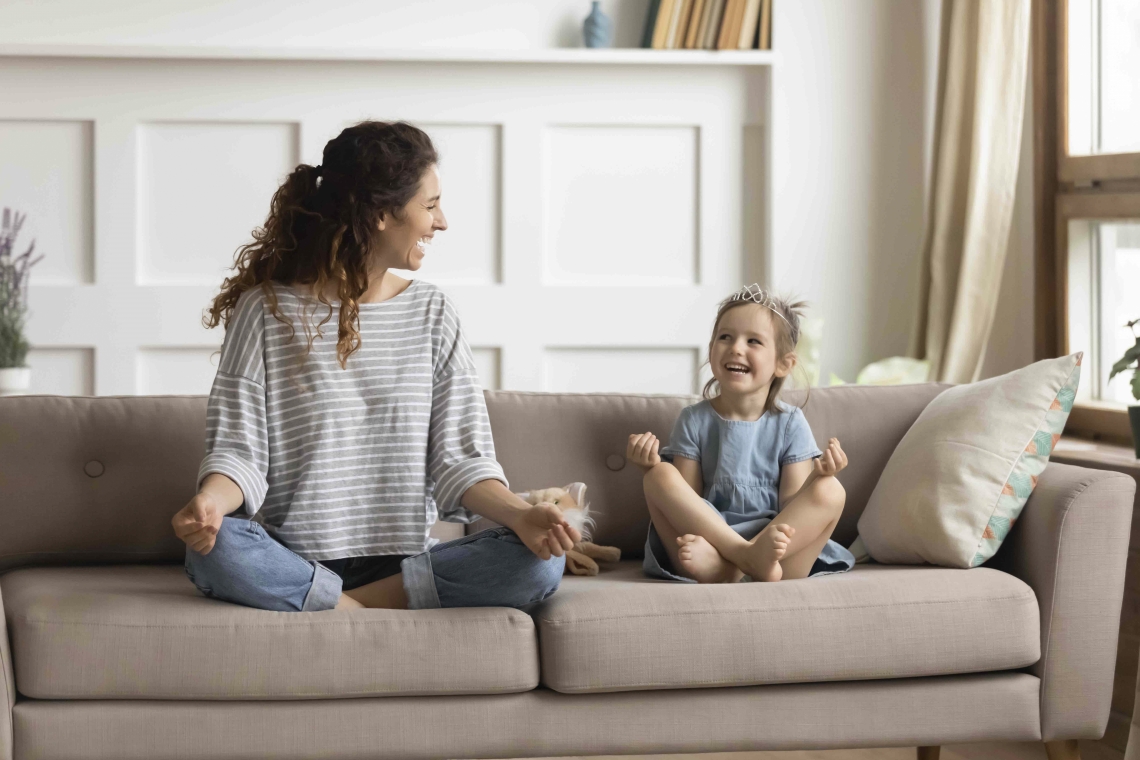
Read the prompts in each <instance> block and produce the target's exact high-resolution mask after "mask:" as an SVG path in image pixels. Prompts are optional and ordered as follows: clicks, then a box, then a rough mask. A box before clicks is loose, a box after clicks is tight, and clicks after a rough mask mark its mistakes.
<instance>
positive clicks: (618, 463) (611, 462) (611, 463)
mask: <svg viewBox="0 0 1140 760" xmlns="http://www.w3.org/2000/svg"><path fill="white" fill-rule="evenodd" d="M606 467H609V468H610V469H611V470H613V471H614V472H617V471H618V470H620V469H621V468H622V467H625V457H623V456H622V455H621V454H610V455H609V456H608V457H606Z"/></svg>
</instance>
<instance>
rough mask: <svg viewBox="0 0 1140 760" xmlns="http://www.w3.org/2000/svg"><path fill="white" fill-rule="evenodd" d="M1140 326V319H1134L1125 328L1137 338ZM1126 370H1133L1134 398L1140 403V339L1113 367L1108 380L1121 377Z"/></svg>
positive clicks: (1137, 339)
mask: <svg viewBox="0 0 1140 760" xmlns="http://www.w3.org/2000/svg"><path fill="white" fill-rule="evenodd" d="M1137 324H1140V319H1134V320H1132V321H1131V322H1125V323H1124V326H1125V327H1127V328H1128V329H1129V330H1131V331H1132V336H1133V337H1134V338H1135V337H1136V325H1137ZM1126 369H1131V370H1132V398H1134V399H1136V400H1137V401H1140V338H1136V343H1135V344H1134V345H1132V346H1131V347H1130V348H1129V349H1128V350H1127V351H1125V352H1124V356H1122V357H1121V358H1120V361H1118V362H1117V363H1116V364H1113V365H1112V372H1111V373H1110V374H1109V376H1108V379H1109V380H1110V381H1111V380H1112V378H1114V377H1116V376H1117V375H1119V374H1120V373H1121V372H1123V371H1124V370H1126Z"/></svg>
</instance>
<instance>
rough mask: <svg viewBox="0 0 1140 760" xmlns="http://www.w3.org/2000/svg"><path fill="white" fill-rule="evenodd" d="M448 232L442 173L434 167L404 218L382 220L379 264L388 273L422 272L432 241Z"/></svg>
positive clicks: (422, 180)
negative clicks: (398, 271)
mask: <svg viewBox="0 0 1140 760" xmlns="http://www.w3.org/2000/svg"><path fill="white" fill-rule="evenodd" d="M446 229H447V219H446V217H444V215H443V208H442V207H441V206H440V182H439V169H438V168H437V167H436V166H434V165H433V166H431V167H429V168H428V170H427V171H426V172H425V173H424V176H423V178H422V179H421V180H420V187H419V190H417V191H416V194H415V196H413V197H412V199H411V200H410V201H408V203H407V205H405V206H404V208H403V210H402V212H401V213H400V216H399V217H394V216H393V215H391V214H385V215H384V217H383V218H382V219H381V220H380V238H379V242H378V250H377V251H376V261H377V263H378V264H379V265H380V266H382V267H384V268H385V269H409V270H413V271H414V270H416V269H419V268H420V264H421V263H423V260H424V255H425V254H426V253H427V248H428V246H429V245H431V240H432V237H433V236H434V235H435V233H436V232H440V231H442V230H446Z"/></svg>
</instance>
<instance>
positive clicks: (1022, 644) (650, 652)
mask: <svg viewBox="0 0 1140 760" xmlns="http://www.w3.org/2000/svg"><path fill="white" fill-rule="evenodd" d="M535 617H536V619H537V621H538V631H539V641H540V642H541V652H542V681H543V684H544V685H546V686H547V687H549V688H551V689H554V690H556V691H560V692H564V693H584V692H604V691H633V690H638V689H685V688H705V687H710V686H748V685H756V684H769V683H796V682H815V681H846V680H854V679H872V678H873V679H880V678H904V677H913V676H934V675H949V674H955V673H973V672H986V671H995V670H1006V669H1010V668H1022V667H1025V666H1027V665H1032V664H1033V663H1034V662H1036V661H1037V660H1038V659H1039V657H1040V654H1041V652H1040V650H1041V637H1040V623H1039V618H1038V609H1037V598H1036V596H1034V593H1033V590H1032V589H1030V587H1029V586H1027V585H1026V584H1025V583H1024V582H1022V581H1021V580H1019V579H1017V578H1015V577H1014V576H1012V575H1008V574H1006V573H1003V572H1001V571H998V570H993V569H990V568H984V567H982V568H972V569H969V570H959V569H949V568H936V567H900V566H883V565H858V566H856V567H855V569H853V570H852V571H851V572H848V573H843V574H839V575H824V576H816V577H814V578H807V579H804V580H793V581H782V582H779V583H737V584H720V585H697V584H682V583H670V582H666V581H655V580H651V579H649V578H645V577H644V576H643V575H642V573H641V567H640V563H639V562H623V563H622V564H621V566H619V567H618V569H616V570H603V572H602V573H601V574H600V575H597V576H594V577H582V578H578V577H569V576H568V577H566V578H565V579H564V581H563V583H562V587H561V588H560V589H559V590H558V593H556V594H555V595H554V596H553V597H551V598H550V599H549V600H547V601H546V602H544V603H543V604H542V606H541V607H539V608H538V609H537V610H536V611H535Z"/></svg>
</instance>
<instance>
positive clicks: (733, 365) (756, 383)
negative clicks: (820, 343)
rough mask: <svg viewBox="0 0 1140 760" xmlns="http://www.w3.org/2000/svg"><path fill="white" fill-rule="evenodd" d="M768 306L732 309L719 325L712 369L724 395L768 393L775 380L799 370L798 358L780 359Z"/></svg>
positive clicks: (712, 349)
mask: <svg viewBox="0 0 1140 760" xmlns="http://www.w3.org/2000/svg"><path fill="white" fill-rule="evenodd" d="M775 319H778V317H775V316H773V315H772V313H771V311H770V310H769V309H768V308H767V307H766V306H760V305H759V304H745V305H744V306H738V307H736V308H733V309H729V310H728V311H726V312H725V313H724V316H722V317H721V318H720V322H719V323H717V327H716V332H715V333H714V334H713V339H712V343H711V344H710V345H709V366H710V367H711V368H712V374H713V377H714V378H716V381H717V382H718V383H720V390H721V393H725V394H731V395H747V394H750V393H756V392H758V391H761V390H766V389H767V388H768V386H769V385H770V384H771V382H772V378H773V377H784V376H786V375H787V374H788V373H789V372H791V371H792V367H794V366H795V362H796V359H795V354H792V353H789V354H787V355H785V356H783V357H780V358H779V359H777V357H776V325H775V324H774V320H775Z"/></svg>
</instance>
